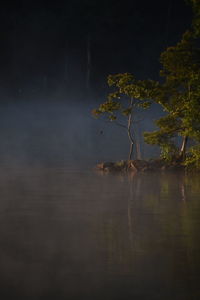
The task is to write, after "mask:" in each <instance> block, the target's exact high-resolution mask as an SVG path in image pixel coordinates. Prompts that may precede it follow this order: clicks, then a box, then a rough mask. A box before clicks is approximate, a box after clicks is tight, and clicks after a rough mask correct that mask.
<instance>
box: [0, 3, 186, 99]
mask: <svg viewBox="0 0 200 300" xmlns="http://www.w3.org/2000/svg"><path fill="white" fill-rule="evenodd" d="M0 22H1V26H0V28H1V31H0V40H1V47H0V65H1V68H0V92H1V94H2V93H4V94H7V95H9V96H11V97H18V96H20V97H22V98H23V97H25V96H26V97H27V96H30V97H31V96H34V95H37V94H38V95H39V94H43V93H45V94H46V95H48V94H49V95H50V94H54V93H56V91H60V92H61V93H63V94H64V95H65V94H68V93H73V92H77V91H78V92H80V93H82V92H83V91H85V88H86V77H87V52H88V49H89V52H90V56H91V68H90V89H91V91H92V92H93V93H95V94H96V95H100V96H102V95H103V94H104V91H105V90H104V89H105V87H106V77H107V75H108V74H111V73H119V72H131V73H134V74H135V75H136V76H137V77H138V78H147V77H151V78H157V77H158V72H159V54H160V52H161V51H163V50H164V49H165V47H166V46H169V45H173V44H175V43H176V42H177V41H178V40H179V39H180V37H181V34H182V33H183V32H184V31H185V30H186V29H187V28H188V27H189V26H190V23H191V7H190V6H187V5H186V4H185V2H184V0H176V1H174V0H168V1H154V0H152V1H147V0H146V1H144V0H140V1H134V0H124V1H118V0H101V1H95V0H73V1H71V0H68V1H67V0H65V1H59V0H58V1H40V2H39V1H38V2H37V1H27V0H24V1H15V2H11V1H5V2H3V3H1V9H0ZM88 41H89V42H88Z"/></svg>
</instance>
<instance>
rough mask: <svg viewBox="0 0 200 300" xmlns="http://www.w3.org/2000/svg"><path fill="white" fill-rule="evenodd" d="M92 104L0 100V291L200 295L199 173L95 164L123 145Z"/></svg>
mask: <svg viewBox="0 0 200 300" xmlns="http://www.w3.org/2000/svg"><path fill="white" fill-rule="evenodd" d="M95 105H96V104H95V103H91V102H86V103H83V102H81V101H76V99H74V101H66V102H65V101H61V100H58V101H57V102H56V101H55V99H54V100H53V101H48V102H47V101H45V100H41V101H36V102H34V101H27V102H26V101H20V102H15V103H14V102H13V101H11V102H9V101H8V102H5V103H1V109H0V135H1V143H0V166H1V168H0V199H1V201H0V297H1V299H3V300H7V299H9V300H10V299H15V300H16V299H22V300H23V299H33V300H35V299H41V300H42V299H57V300H59V299H60V300H61V299H70V300H71V299H81V300H82V299H109V300H114V299H132V298H134V299H142V300H143V299H148V300H151V299H152V300H156V299H158V300H160V299H164V300H165V299H166V300H168V299H172V300H175V299H180V300H191V299H194V300H196V299H199V297H200V294H199V288H198V284H199V279H200V272H199V270H200V255H199V253H200V246H199V245H200V240H199V229H200V228H199V227H200V221H199V220H200V202H199V199H200V186H199V176H198V175H196V176H194V175H190V176H187V175H185V174H182V173H149V174H129V175H128V174H113V175H112V174H102V173H100V172H97V171H95V170H94V166H95V164H96V163H97V162H100V161H105V160H108V161H109V160H116V159H126V157H127V152H128V143H127V137H126V133H125V132H123V130H122V131H121V129H120V128H118V127H115V126H113V125H111V124H107V123H105V122H103V121H98V120H95V119H94V118H93V117H92V116H91V109H92V108H94V107H95ZM155 114H156V112H155V111H154V114H153V113H152V112H151V111H150V113H148V115H145V118H144V123H143V125H141V128H140V130H141V131H143V130H144V129H145V130H150V129H151V128H153V125H152V119H153V118H154V116H155ZM100 131H103V133H100ZM148 149H150V148H145V149H144V150H143V151H144V152H143V154H144V156H147V155H149V156H153V155H154V153H153V151H152V150H148ZM150 151H152V152H150Z"/></svg>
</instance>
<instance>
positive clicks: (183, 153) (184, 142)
mask: <svg viewBox="0 0 200 300" xmlns="http://www.w3.org/2000/svg"><path fill="white" fill-rule="evenodd" d="M187 142H188V136H184V137H183V141H182V145H181V150H180V158H181V159H184V158H185V152H186V147H187Z"/></svg>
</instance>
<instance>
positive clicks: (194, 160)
mask: <svg viewBox="0 0 200 300" xmlns="http://www.w3.org/2000/svg"><path fill="white" fill-rule="evenodd" d="M184 164H185V166H186V167H187V168H188V169H194V168H195V169H197V170H200V145H199V144H198V145H196V146H193V147H191V148H190V149H189V153H188V155H187V157H186V159H185V162H184Z"/></svg>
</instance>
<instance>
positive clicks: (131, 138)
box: [127, 98, 134, 160]
mask: <svg viewBox="0 0 200 300" xmlns="http://www.w3.org/2000/svg"><path fill="white" fill-rule="evenodd" d="M130 108H131V113H130V114H129V117H128V126H127V131H128V138H129V141H130V151H129V157H128V159H129V160H131V159H132V155H133V145H134V139H133V136H132V134H131V125H132V110H133V99H132V98H131V102H130Z"/></svg>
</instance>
